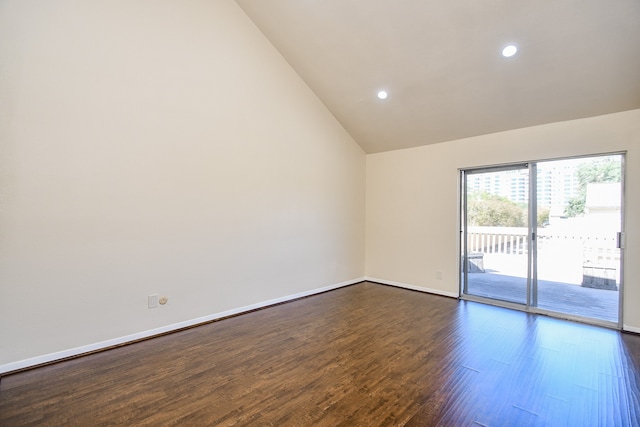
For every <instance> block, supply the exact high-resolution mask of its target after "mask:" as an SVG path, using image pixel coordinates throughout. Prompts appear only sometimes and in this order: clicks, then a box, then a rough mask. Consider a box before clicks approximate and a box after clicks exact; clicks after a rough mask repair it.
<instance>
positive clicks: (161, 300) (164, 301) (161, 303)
mask: <svg viewBox="0 0 640 427" xmlns="http://www.w3.org/2000/svg"><path fill="white" fill-rule="evenodd" d="M168 302H169V298H167V297H162V298H160V305H165V304H166V303H168Z"/></svg>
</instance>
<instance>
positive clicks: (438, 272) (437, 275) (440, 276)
mask: <svg viewBox="0 0 640 427" xmlns="http://www.w3.org/2000/svg"><path fill="white" fill-rule="evenodd" d="M436 279H438V280H442V271H436Z"/></svg>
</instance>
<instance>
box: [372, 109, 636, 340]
mask: <svg viewBox="0 0 640 427" xmlns="http://www.w3.org/2000/svg"><path fill="white" fill-rule="evenodd" d="M618 151H626V152H627V157H626V161H627V163H626V203H627V204H626V206H625V215H626V234H627V242H626V254H625V256H626V260H627V262H626V264H625V290H624V297H625V300H624V319H623V320H624V325H625V328H626V329H629V330H634V331H636V332H640V311H638V309H637V307H638V306H640V282H638V280H637V278H638V277H640V264H638V263H637V262H635V260H637V259H638V257H639V256H640V110H633V111H627V112H623V113H618V114H611V115H606V116H599V117H593V118H587V119H581V120H574V121H568V122H561V123H553V124H549V125H544V126H536V127H531V128H525V129H518V130H513V131H508V132H501V133H496V134H492V135H484V136H478V137H474V138H466V139H462V140H457V141H452V142H447V143H443V144H437V145H430V146H424V147H418V148H412V149H406V150H398V151H392V152H386V153H379V154H373V155H369V156H367V277H370V278H372V279H374V280H379V281H383V282H395V283H398V284H404V285H408V286H409V287H414V288H417V289H426V290H431V291H433V292H437V293H442V294H446V295H457V294H458V292H459V289H458V277H457V271H458V270H457V269H458V261H457V255H456V254H457V253H458V252H457V246H456V245H457V239H458V238H459V237H458V224H457V209H458V199H457V194H458V169H460V168H467V167H472V166H482V165H496V164H503V163H509V162H518V161H528V160H542V159H550V158H555V157H569V156H579V155H587V154H598V153H607V152H618ZM436 271H441V272H442V279H440V280H438V279H436Z"/></svg>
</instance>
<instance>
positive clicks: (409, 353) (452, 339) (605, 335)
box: [0, 283, 640, 427]
mask: <svg viewBox="0 0 640 427" xmlns="http://www.w3.org/2000/svg"><path fill="white" fill-rule="evenodd" d="M639 386H640V336H638V335H632V334H623V333H620V332H617V331H614V330H609V329H604V328H598V327H593V326H588V325H584V324H579V323H573V322H568V321H563V320H558V319H553V318H549V317H544V316H536V315H533V314H527V313H523V312H519V311H512V310H508V309H503V308H498V307H493V306H488V305H483V304H480V303H475V302H470V301H466V302H465V301H457V300H455V299H450V298H446V297H440V296H434V295H428V294H423V293H418V292H413V291H409V290H404V289H398V288H393V287H388V286H383V285H377V284H373V283H361V284H357V285H353V286H349V287H346V288H342V289H338V290H335V291H331V292H328V293H324V294H320V295H316V296H313V297H309V298H305V299H301V300H297V301H293V302H290V303H286V304H282V305H278V306H274V307H270V308H267V309H264V310H260V311H255V312H251V313H247V314H244V315H241V316H237V317H233V318H229V319H225V320H222V321H219V322H214V323H210V324H207V325H203V326H199V327H196V328H192V329H189V330H185V331H182V332H178V333H175V334H171V335H166V336H163V337H159V338H155V339H152V340H148V341H144V342H140V343H137V344H133V345H129V346H125V347H120V348H117V349H113V350H109V351H105V352H101V353H97V354H93V355H90V356H86V357H82V358H78V359H74V360H70V361H66V362H62V363H58V364H54V365H50V366H47V367H42V368H38V369H33V370H30V371H25V372H22V373H17V374H14V375H9V376H6V377H4V378H2V381H1V382H0V425H1V426H4V427H8V426H29V425H46V426H101V425H105V426H106V425H114V426H116V425H117V426H137V425H159V426H165V425H180V426H214V425H215V426H232V425H236V426H262V425H272V426H403V425H406V426H436V425H441V426H466V425H476V426H638V425H640V389H639Z"/></svg>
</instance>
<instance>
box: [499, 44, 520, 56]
mask: <svg viewBox="0 0 640 427" xmlns="http://www.w3.org/2000/svg"><path fill="white" fill-rule="evenodd" d="M516 52H518V46H516V45H515V44H510V45H508V46H505V47H504V49H502V56H504V57H505V58H511V57H512V56H513V55H515V54H516Z"/></svg>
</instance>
